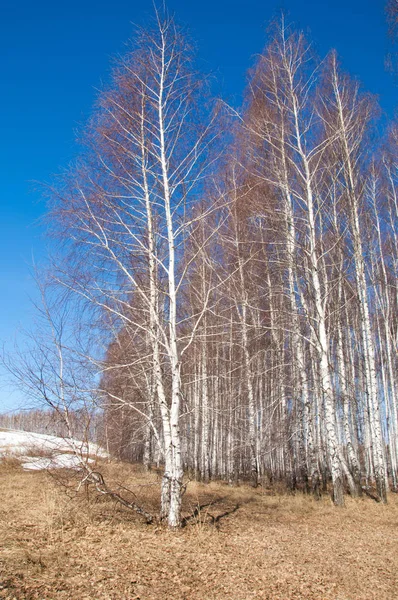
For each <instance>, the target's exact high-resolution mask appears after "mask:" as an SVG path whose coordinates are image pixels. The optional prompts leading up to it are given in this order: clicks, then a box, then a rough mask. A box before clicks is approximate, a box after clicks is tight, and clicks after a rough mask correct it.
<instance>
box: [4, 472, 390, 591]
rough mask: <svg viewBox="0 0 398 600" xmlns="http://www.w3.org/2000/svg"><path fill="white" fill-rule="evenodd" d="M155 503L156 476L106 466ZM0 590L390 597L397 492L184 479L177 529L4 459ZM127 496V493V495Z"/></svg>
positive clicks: (149, 504)
mask: <svg viewBox="0 0 398 600" xmlns="http://www.w3.org/2000/svg"><path fill="white" fill-rule="evenodd" d="M104 472H106V476H107V482H108V483H109V484H111V483H112V485H115V484H116V482H117V481H119V482H123V485H124V486H125V487H127V488H130V489H132V490H134V492H135V494H136V495H137V498H139V501H140V502H141V503H143V504H144V505H145V507H146V508H148V509H149V510H152V511H156V510H158V496H159V481H158V476H157V474H156V473H151V474H149V475H148V474H146V473H144V472H143V471H142V470H141V469H140V468H138V467H132V466H129V465H123V464H110V465H105V466H104ZM0 481H1V484H0V529H1V530H0V598H8V599H11V598H16V599H18V600H19V599H28V600H31V599H32V600H33V599H52V598H54V599H65V600H75V599H76V600H84V599H93V600H102V599H104V600H105V599H115V600H122V599H123V600H134V599H135V600H138V599H141V600H147V599H148V600H149V599H154V600H155V599H156V600H159V599H170V600H183V599H185V600H210V599H213V598H217V599H218V598H220V599H221V598H223V599H236V600H246V599H249V598H251V599H254V598H255V599H257V598H261V599H263V598H264V599H272V600H274V599H275V600H278V599H280V600H290V599H303V600H304V599H305V600H312V599H317V600H361V599H371V598H374V599H377V600H380V599H394V598H398V585H397V584H398V582H397V573H398V498H397V497H396V496H395V495H391V496H390V498H389V504H388V505H387V506H383V505H380V504H377V503H375V502H373V501H372V500H371V499H369V498H364V499H361V500H356V501H354V500H351V499H347V506H346V508H344V509H336V508H334V507H333V506H332V505H331V503H330V500H329V499H328V498H324V499H323V500H322V501H320V502H315V501H313V500H312V499H311V498H306V497H304V496H302V495H296V496H289V495H283V494H280V495H273V494H272V493H271V491H270V490H264V489H262V488H259V489H258V490H252V489H250V488H247V487H244V486H242V487H238V488H230V487H228V486H227V485H223V484H219V483H213V484H211V485H210V486H204V485H201V484H197V483H190V484H189V486H188V490H187V493H186V495H185V497H184V515H185V516H189V515H191V514H192V513H194V511H195V509H197V507H198V505H200V506H201V507H202V508H200V509H199V510H196V516H194V517H193V518H191V519H188V520H187V521H186V526H185V527H184V528H183V529H181V530H180V531H178V532H174V533H173V532H170V531H168V530H167V529H166V528H164V527H162V526H159V525H156V524H153V525H146V524H145V523H144V522H143V521H142V520H141V519H140V517H139V516H138V515H136V514H134V513H131V512H129V511H128V510H127V509H124V508H122V507H119V506H117V505H115V503H114V502H113V501H110V500H108V499H107V498H100V499H98V498H97V497H96V496H95V494H94V493H93V492H88V493H87V491H85V490H81V492H80V493H79V494H78V495H77V496H76V495H75V493H74V492H73V489H75V488H76V486H74V488H72V487H70V488H65V487H64V486H63V485H60V482H59V481H58V480H57V479H55V478H52V477H50V476H49V475H48V474H46V473H43V472H33V473H27V472H23V471H22V469H21V468H20V467H19V466H18V465H17V464H16V463H15V462H12V461H8V462H7V461H6V462H4V463H3V464H2V465H0ZM124 493H125V494H126V495H127V492H126V491H124Z"/></svg>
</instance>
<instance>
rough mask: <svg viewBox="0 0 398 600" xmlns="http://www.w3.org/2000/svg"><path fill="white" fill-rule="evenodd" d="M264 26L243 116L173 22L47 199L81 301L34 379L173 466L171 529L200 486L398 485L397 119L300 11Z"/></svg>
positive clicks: (151, 41)
mask: <svg viewBox="0 0 398 600" xmlns="http://www.w3.org/2000/svg"><path fill="white" fill-rule="evenodd" d="M266 39H267V44H266V46H265V49H264V51H263V52H262V54H261V55H259V56H258V57H257V58H256V60H255V62H254V66H253V67H252V68H251V69H250V70H249V71H248V75H247V82H246V89H245V91H244V95H243V103H242V106H241V107H239V108H236V107H235V108H232V107H230V106H228V105H226V104H225V103H224V102H223V101H221V100H219V99H214V98H212V97H211V93H210V86H209V84H208V82H207V80H206V78H204V77H202V75H201V74H200V73H198V72H197V71H196V70H195V63H194V56H193V52H192V48H191V46H190V43H189V41H187V40H186V38H185V36H184V34H183V33H182V32H181V30H180V29H179V27H178V26H177V25H176V24H175V22H174V20H173V19H171V18H169V17H167V16H166V17H162V16H161V15H159V14H158V15H157V18H156V19H155V24H154V26H153V27H152V28H148V29H145V30H140V31H139V32H138V33H137V34H136V35H135V38H134V43H133V47H132V49H131V50H130V51H129V52H128V53H127V54H126V55H125V56H124V57H122V58H120V59H119V60H118V62H117V64H116V66H115V67H114V70H113V75H112V80H111V83H110V84H109V86H108V87H107V88H106V89H105V90H104V91H103V92H101V93H100V95H99V97H98V100H97V104H96V107H95V109H94V112H93V117H92V118H91V120H90V122H89V124H88V126H87V127H86V129H85V131H84V134H83V140H82V146H83V150H82V153H81V155H80V158H79V159H78V161H77V163H76V164H75V165H74V166H73V167H71V168H69V170H68V172H67V173H66V174H65V175H64V176H63V177H62V178H61V181H60V182H57V184H56V185H55V186H54V187H53V188H52V190H51V194H50V196H51V202H50V204H51V208H50V214H49V221H50V223H51V229H52V234H53V235H54V236H55V237H56V238H57V239H58V240H59V241H60V244H61V248H62V250H61V251H60V253H59V255H60V256H61V258H59V257H58V259H57V261H56V260H54V264H53V265H52V271H51V286H53V287H54V286H56V287H57V289H59V290H61V295H62V294H63V295H64V298H66V297H67V298H68V302H73V303H74V306H75V308H74V309H73V311H69V312H68V310H67V309H65V308H62V306H61V305H60V304H57V306H55V307H54V306H52V307H50V308H49V307H48V305H46V309H45V310H44V316H45V317H46V318H47V320H48V321H49V322H50V324H51V327H50V330H51V331H52V338H51V339H52V343H55V346H54V348H55V350H54V352H53V354H54V356H55V361H56V365H57V366H54V363H52V366H51V369H50V367H49V365H48V363H47V361H48V360H49V359H48V357H49V354H48V353H47V354H46V355H45V359H44V358H43V356H44V355H42V359H43V362H42V363H41V364H42V366H41V368H40V369H39V371H40V375H37V376H36V375H35V376H34V375H33V373H34V372H35V373H37V368H38V364H39V363H40V360H39V358H38V357H37V356H36V364H35V369H36V370H35V369H33V367H32V370H31V372H30V374H29V378H28V379H29V381H30V385H31V386H32V387H33V386H34V385H36V389H37V390H39V392H40V393H41V394H42V395H43V396H44V397H45V400H46V402H47V404H49V405H50V406H51V407H52V408H53V409H55V410H58V411H59V413H60V414H61V415H62V416H63V418H64V419H67V418H68V415H69V414H70V413H71V412H72V411H73V410H74V409H77V408H79V407H80V409H81V406H82V403H85V405H86V406H88V405H90V406H91V407H93V411H94V413H95V419H96V423H97V426H98V421H99V420H100V421H101V424H102V425H101V432H102V433H101V435H102V444H103V445H105V446H106V447H107V449H108V450H109V452H110V453H111V454H112V455H113V456H115V457H117V458H119V459H122V460H127V461H133V462H143V463H144V465H145V466H146V467H147V468H148V469H150V468H155V467H157V468H161V469H162V470H164V474H163V476H162V487H161V517H162V518H164V519H165V520H166V521H167V522H168V523H169V525H170V526H172V527H175V526H179V525H180V523H181V498H182V494H183V492H184V489H185V487H186V482H187V481H188V480H189V479H198V480H201V481H203V482H209V481H210V480H215V479H220V480H224V481H227V482H229V483H230V484H231V485H234V484H237V483H238V482H240V481H241V482H242V481H244V482H250V484H251V485H253V486H254V487H257V486H259V485H264V484H265V483H267V484H280V485H283V486H286V487H287V488H288V489H290V490H292V491H294V490H297V491H302V492H304V493H308V494H313V495H314V496H315V497H317V498H319V497H320V496H321V494H326V493H331V495H332V498H333V502H334V503H335V504H336V505H339V506H341V505H343V504H344V497H345V495H346V494H350V495H351V496H359V495H361V494H362V493H363V490H364V489H373V490H374V493H375V494H376V495H377V498H378V499H379V500H380V501H382V502H386V501H387V493H388V492H389V491H397V488H398V437H397V433H398V412H397V410H398V407H397V402H398V399H397V394H398V385H397V384H398V381H397V341H398V321H397V314H398V312H397V310H398V288H397V276H398V237H397V234H398V124H397V123H394V122H390V123H386V118H385V117H383V116H382V115H381V111H380V109H379V107H378V105H377V100H376V99H375V98H374V97H372V96H371V95H370V94H368V93H367V92H366V91H365V90H363V89H362V87H361V84H360V82H358V81H356V80H355V79H354V78H352V77H350V75H349V74H347V73H346V72H344V69H343V68H342V67H341V64H340V60H339V57H338V56H337V55H336V53H335V52H334V51H331V52H330V54H329V55H328V56H326V57H319V56H317V53H316V51H315V49H314V47H313V46H312V44H311V41H310V40H308V39H307V38H306V37H305V36H304V35H303V34H302V33H301V32H300V31H297V30H295V29H294V27H291V26H290V24H289V23H288V22H287V21H286V20H285V19H284V18H282V19H279V20H278V21H277V22H276V23H274V24H273V25H271V27H270V28H269V30H268V33H267V36H266ZM71 298H72V300H71ZM54 315H55V316H54ZM60 315H61V316H60ZM71 316H72V317H73V320H74V324H73V329H74V330H75V332H76V331H77V332H78V336H77V337H78V338H79V339H80V340H82V339H84V340H86V341H87V340H89V344H86V346H84V348H83V345H84V344H83V342H82V345H81V346H75V347H74V349H73V350H72V349H71V342H70V339H71V338H70V334H69V333H68V336H67V340H66V341H65V331H66V329H67V328H66V327H62V326H61V325H60V320H59V319H61V320H63V319H65V318H66V317H69V318H71ZM68 332H69V329H68ZM62 335H63V336H64V338H62ZM61 338H62V339H61ZM88 346H89V347H90V350H87V347H88ZM42 348H43V345H42ZM76 348H77V349H76ZM43 365H44V366H43ZM46 373H47V380H46V377H45V375H46ZM35 377H36V379H35ZM25 379H26V377H25ZM82 398H83V400H82Z"/></svg>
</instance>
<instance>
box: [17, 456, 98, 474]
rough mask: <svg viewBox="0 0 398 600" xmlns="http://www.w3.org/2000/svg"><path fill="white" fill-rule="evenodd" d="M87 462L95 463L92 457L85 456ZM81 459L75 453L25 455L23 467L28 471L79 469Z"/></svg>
mask: <svg viewBox="0 0 398 600" xmlns="http://www.w3.org/2000/svg"><path fill="white" fill-rule="evenodd" d="M84 461H85V462H88V463H93V462H94V460H93V459H92V458H85V459H84ZM80 466H81V460H80V458H79V457H78V456H76V455H75V454H57V455H56V456H54V457H52V458H44V457H36V456H25V457H24V458H23V459H22V467H23V468H24V469H25V470H26V471H42V470H43V469H78V468H79V467H80Z"/></svg>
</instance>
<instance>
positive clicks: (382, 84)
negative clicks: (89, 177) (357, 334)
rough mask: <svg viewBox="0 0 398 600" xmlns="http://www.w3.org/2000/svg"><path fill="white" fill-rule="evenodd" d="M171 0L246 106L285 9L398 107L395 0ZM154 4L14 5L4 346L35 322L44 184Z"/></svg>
mask: <svg viewBox="0 0 398 600" xmlns="http://www.w3.org/2000/svg"><path fill="white" fill-rule="evenodd" d="M168 7H169V10H170V11H171V12H172V13H174V14H175V16H176V18H177V20H178V21H179V22H180V23H182V24H183V25H185V26H186V28H187V29H188V30H189V32H190V34H191V37H192V38H193V39H194V41H195V42H196V44H197V56H198V61H199V66H200V67H201V68H202V69H203V70H204V71H207V72H212V73H213V74H214V75H215V76H216V77H217V80H218V82H219V83H218V84H217V86H218V87H216V89H215V91H216V92H217V93H218V94H222V95H223V96H224V98H225V99H226V100H228V101H229V102H232V103H234V104H238V103H239V100H240V97H241V93H242V90H243V87H244V83H245V74H246V71H247V68H248V67H249V66H250V65H251V64H252V62H253V55H255V54H256V53H258V52H260V51H261V50H262V47H263V46H264V44H265V42H266V31H265V30H266V26H267V24H268V23H269V21H270V20H271V19H272V18H273V17H274V16H276V15H278V13H279V11H280V9H281V8H283V9H284V10H287V11H288V14H289V15H290V20H291V21H292V22H294V23H295V24H296V25H297V26H298V27H300V28H302V29H304V30H305V31H307V32H308V34H309V35H310V36H311V38H312V39H313V42H314V44H315V47H316V49H317V50H318V52H319V54H321V55H323V54H325V53H326V52H327V51H328V50H329V49H330V48H336V49H337V51H338V53H339V55H340V57H341V59H342V62H343V66H344V68H345V69H346V70H347V71H349V72H350V73H351V74H353V75H355V76H357V77H358V78H359V79H360V80H361V81H362V82H363V84H364V87H365V88H366V89H368V90H369V91H371V92H373V93H375V94H377V95H379V98H380V103H381V106H382V108H383V110H384V111H385V112H386V113H387V114H389V115H392V113H393V111H394V107H395V106H396V104H397V90H398V88H397V87H396V86H395V85H394V81H393V78H392V77H391V75H390V74H389V73H386V72H385V71H384V59H385V55H386V52H387V50H388V39H387V26H386V23H385V18H384V0H334V1H333V2H330V3H326V2H322V1H319V0H268V1H267V0H230V1H229V2H226V1H225V0H201V1H196V2H193V1H191V0H170V1H169V2H168ZM151 12H152V2H151V0H139V1H138V0H128V1H127V0H112V1H111V2H110V1H109V0H108V1H106V2H105V1H104V0H96V1H94V0H79V1H77V0H69V1H68V2H62V0H61V1H58V2H54V1H53V0H52V1H50V0H35V2H32V1H31V0H29V1H28V0H21V1H19V2H18V1H17V0H13V1H10V0H3V2H2V7H1V9H0V47H1V56H2V60H1V65H0V115H1V142H0V155H1V156H0V169H1V180H0V181H1V187H0V204H1V221H0V223H1V235H0V285H1V293H0V343H3V342H7V346H9V345H10V344H9V343H10V340H12V339H13V337H14V335H15V334H16V332H17V330H18V328H20V327H21V326H23V327H27V328H28V327H29V322H30V319H31V315H32V309H31V308H30V302H29V296H31V295H34V286H33V281H32V279H31V276H30V266H29V265H30V264H31V263H32V257H35V259H36V260H38V261H40V259H41V258H42V257H43V256H44V254H45V250H44V248H45V243H44V241H43V239H42V238H41V233H42V231H41V227H40V224H39V220H40V217H41V216H42V215H43V213H44V210H45V206H44V205H43V203H42V202H41V201H40V194H39V193H38V192H37V190H35V184H34V181H39V182H44V181H48V180H49V179H50V178H51V175H52V174H54V173H57V172H59V171H60V170H61V169H62V168H64V167H65V166H66V165H67V164H68V162H69V161H70V160H71V159H72V158H73V156H74V153H75V151H76V146H75V145H74V137H75V131H76V129H77V127H78V126H79V124H81V123H84V121H85V119H86V118H87V117H88V116H89V114H90V109H91V106H92V103H93V101H94V98H95V95H96V92H95V88H98V87H100V85H101V81H103V80H105V81H106V79H107V76H108V74H109V66H110V59H111V57H112V56H114V55H115V54H117V53H120V52H123V50H124V48H125V43H126V41H127V40H128V39H129V38H130V37H131V35H132V31H133V26H132V23H137V24H142V23H144V22H145V20H147V18H148V15H150V14H151ZM215 85H216V84H215ZM0 375H1V373H0ZM19 402H20V397H19V395H18V393H16V394H14V395H13V396H10V389H9V387H8V386H3V388H2V389H1V388H0V411H1V410H5V409H9V408H11V407H13V406H16V405H17V404H18V403H19Z"/></svg>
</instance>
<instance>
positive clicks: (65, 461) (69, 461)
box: [0, 431, 108, 471]
mask: <svg viewBox="0 0 398 600" xmlns="http://www.w3.org/2000/svg"><path fill="white" fill-rule="evenodd" d="M35 450H36V451H37V453H39V452H48V453H49V454H50V456H49V457H37V456H32V455H34V453H35ZM27 453H29V454H30V455H31V456H24V455H26V454H27ZM1 456H17V457H18V458H20V459H21V462H22V466H23V468H24V469H26V470H29V471H37V470H42V469H61V468H69V469H70V468H76V467H78V466H79V465H80V464H81V461H82V460H84V461H89V462H92V459H89V458H88V456H97V457H101V458H105V457H107V456H108V455H107V453H106V452H105V450H103V449H102V448H100V447H99V446H98V445H97V444H93V443H91V442H90V443H87V444H86V443H84V442H81V441H79V440H75V439H72V438H60V437H56V436H54V435H45V434H43V433H30V432H27V431H0V458H1ZM79 457H81V458H79Z"/></svg>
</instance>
